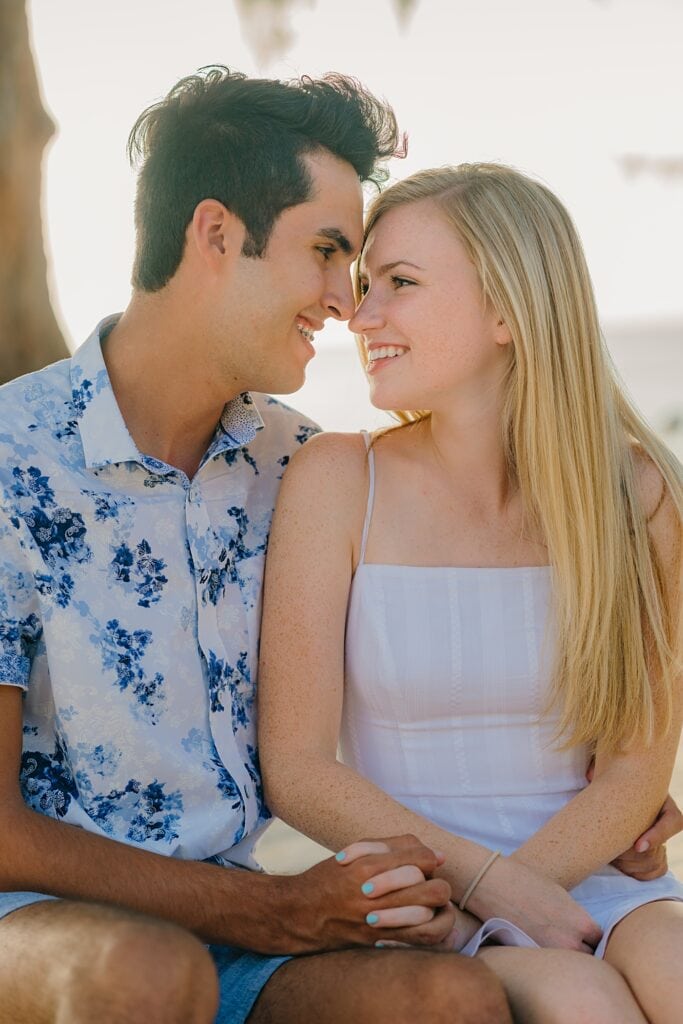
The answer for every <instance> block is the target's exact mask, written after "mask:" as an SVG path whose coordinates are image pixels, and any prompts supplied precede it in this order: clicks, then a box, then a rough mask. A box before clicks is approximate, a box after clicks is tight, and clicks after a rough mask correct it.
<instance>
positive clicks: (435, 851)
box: [432, 850, 446, 860]
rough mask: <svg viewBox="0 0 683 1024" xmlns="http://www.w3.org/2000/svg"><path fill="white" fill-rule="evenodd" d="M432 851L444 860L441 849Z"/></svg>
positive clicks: (444, 856)
mask: <svg viewBox="0 0 683 1024" xmlns="http://www.w3.org/2000/svg"><path fill="white" fill-rule="evenodd" d="M432 853H433V854H434V855H435V856H437V857H443V859H444V860H445V859H446V854H445V853H444V852H443V850H432Z"/></svg>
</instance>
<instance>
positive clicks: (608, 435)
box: [356, 164, 683, 751]
mask: <svg viewBox="0 0 683 1024" xmlns="http://www.w3.org/2000/svg"><path fill="white" fill-rule="evenodd" d="M421 200H429V201H430V202H432V203H433V204H434V205H435V206H436V207H437V208H438V209H439V210H440V211H441V212H442V213H443V215H444V217H445V219H446V221H447V222H448V223H450V224H451V225H452V227H453V228H454V230H455V231H456V232H457V234H458V236H459V238H460V240H461V242H462V243H463V244H464V246H465V248H466V250H467V252H468V254H469V257H470V259H471V260H472V263H473V264H474V266H475V267H476V269H477V271H478V274H479V279H480V281H481V286H482V290H483V297H484V299H485V300H486V301H488V302H489V303H490V304H491V306H492V307H493V309H494V310H495V311H496V312H497V313H498V314H499V315H500V316H501V317H502V318H503V319H504V320H505V322H506V324H507V326H508V328H509V330H510V332H511V334H512V339H513V345H512V349H513V352H512V356H511V362H510V368H509V373H508V375H507V378H506V385H505V395H504V405H503V419H502V430H503V443H504V446H505V452H506V458H507V464H508V471H509V476H510V479H511V480H512V481H514V483H515V484H516V485H517V486H518V487H519V488H520V490H521V495H522V500H523V506H524V508H525V514H526V516H527V517H528V521H529V522H530V523H531V524H533V525H534V526H535V527H536V528H537V529H540V531H541V533H542V535H543V538H544V541H545V543H546V544H547V547H548V552H549V560H550V563H551V565H552V566H553V570H554V571H553V580H554V604H555V608H554V611H555V621H556V628H557V634H556V635H557V640H556V651H557V653H556V663H555V673H554V688H553V694H552V705H553V706H555V707H557V708H558V709H559V712H560V714H559V724H558V733H559V735H561V736H562V737H563V739H564V740H565V741H566V744H567V745H570V744H575V743H588V744H591V745H592V746H596V745H597V744H598V743H599V744H600V747H601V749H605V750H607V751H615V750H619V749H624V748H627V747H629V746H630V745H632V744H633V743H636V742H641V743H648V742H651V741H652V739H653V737H654V736H655V735H656V734H657V733H660V732H662V733H663V732H665V731H666V730H667V729H668V728H669V726H670V723H671V713H672V688H673V684H674V677H675V673H676V670H677V668H678V666H677V664H676V629H677V608H676V607H674V605H675V600H674V596H673V595H671V594H667V591H666V588H665V584H664V580H663V571H662V566H661V565H660V563H659V559H658V557H657V554H656V552H655V550H654V548H653V546H652V543H651V542H650V538H649V531H648V527H647V521H646V513H645V511H644V509H643V508H642V502H641V500H640V496H639V495H640V491H639V487H638V480H637V474H636V469H635V456H636V452H637V451H638V450H640V451H641V452H642V453H644V455H645V456H649V458H650V459H651V460H652V461H653V462H654V464H655V465H656V466H657V467H658V468H659V470H660V472H661V474H662V477H663V480H664V489H665V491H668V493H669V494H670V496H671V497H672V499H673V501H674V503H675V506H676V508H677V511H678V514H679V540H680V517H681V515H683V473H682V470H681V465H680V463H679V462H678V460H677V459H676V458H675V457H674V455H673V454H672V453H671V452H670V451H669V450H668V449H667V447H666V446H665V445H664V444H663V443H662V442H661V441H660V440H659V438H658V437H657V436H656V435H655V434H654V433H653V431H652V430H651V429H650V428H649V427H648V425H647V424H646V423H645V421H644V420H643V419H642V417H641V416H640V415H639V413H638V412H637V410H636V409H635V408H634V406H633V405H632V404H631V402H630V401H629V399H628V397H627V396H626V394H625V393H624V390H623V388H622V386H621V385H620V382H619V380H618V378H617V375H616V372H615V370H614V367H613V365H612V363H611V360H610V358H609V355H608V353H607V350H606V348H605V345H604V342H603V339H602V335H601V332H600V327H599V324H598V316H597V310H596V305H595V299H594V296H593V289H592V285H591V280H590V277H589V274H588V269H587V266H586V261H585V257H584V254H583V250H582V247H581V243H580V241H579V238H578V235H577V232H576V229H575V227H574V225H573V223H572V221H571V219H570V217H569V215H568V213H567V211H566V210H565V208H564V207H563V205H562V204H561V203H560V201H559V200H558V199H557V197H556V196H554V195H553V194H552V192H550V190H549V189H547V188H546V187H545V186H544V185H542V184H540V183H539V182H536V181H533V180H532V179H530V178H528V177H526V176H525V175H523V174H521V173H519V172H518V171H516V170H514V169H512V168H509V167H505V166H500V165H496V164H461V165H459V166H457V167H446V168H437V169H433V170H427V171H420V172H419V173H417V174H414V175H412V176H411V177H409V178H407V179H405V180H404V181H400V182H398V184H396V185H393V186H392V187H391V188H389V189H387V190H386V191H385V192H383V193H381V194H380V195H379V196H378V197H377V199H376V200H375V201H374V202H373V204H372V206H371V207H370V210H369V212H368V218H367V224H366V237H367V234H368V233H369V232H370V231H371V230H372V228H373V227H374V226H375V224H376V223H377V221H378V220H379V219H380V217H382V216H383V215H384V214H385V213H387V212H388V211H389V210H391V209H394V208H395V207H397V206H403V205H405V204H407V203H415V202H419V201H421ZM356 285H357V291H358V293H359V283H358V281H357V282H356ZM395 415H396V416H397V417H398V419H399V420H400V421H401V423H403V424H407V423H410V422H415V421H417V420H421V419H425V418H427V417H428V416H429V412H428V411H414V410H412V411H400V412H397V413H396V414H395Z"/></svg>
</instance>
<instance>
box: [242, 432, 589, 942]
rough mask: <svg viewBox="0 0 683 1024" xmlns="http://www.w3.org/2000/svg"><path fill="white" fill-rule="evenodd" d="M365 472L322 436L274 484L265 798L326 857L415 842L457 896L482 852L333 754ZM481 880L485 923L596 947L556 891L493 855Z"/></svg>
mask: <svg viewBox="0 0 683 1024" xmlns="http://www.w3.org/2000/svg"><path fill="white" fill-rule="evenodd" d="M366 463H367V460H366V455H365V450H364V445H363V442H362V439H361V438H360V437H353V436H345V435H322V436H319V437H316V438H313V439H312V440H311V441H309V442H308V443H307V444H306V445H305V446H304V448H303V449H301V451H300V452H298V453H297V455H296V456H295V458H294V459H293V460H292V461H291V463H290V465H289V467H288V469H287V472H286V474H285V478H284V480H283V483H282V487H281V490H280V496H279V500H278V507H277V510H276V514H275V518H274V521H273V528H272V533H271V538H270V543H269V550H268V559H267V568H266V582H265V589H264V614H263V628H262V635H261V662H260V669H259V719H260V727H259V732H260V756H261V767H262V771H263V778H264V784H265V787H266V794H267V800H268V802H269V804H270V806H271V807H272V809H273V810H274V811H275V813H277V814H279V815H280V816H281V817H282V818H284V819H285V820H286V821H288V822H289V823H290V824H292V825H294V826H295V827H296V828H298V829H300V830H301V831H302V832H304V833H306V834H307V835H309V836H311V837H312V838H313V839H316V840H317V841H318V842H320V843H322V844H323V845H324V846H327V847H330V848H332V849H341V848H342V847H344V846H347V845H348V844H350V843H352V842H354V841H356V840H358V839H360V838H362V837H363V836H388V835H396V834H401V833H414V834H415V835H417V836H419V837H420V839H421V841H422V842H424V843H425V844H426V845H428V846H430V847H431V848H432V849H440V850H442V851H443V852H444V853H445V854H446V863H445V865H444V867H443V868H442V869H441V871H440V873H441V874H442V875H443V876H444V877H445V878H446V880H447V881H448V882H449V883H450V885H451V887H452V889H453V892H454V895H455V898H460V896H462V894H463V892H464V891H465V889H466V888H467V886H468V885H469V883H470V881H471V880H472V879H473V878H474V876H475V875H476V874H477V872H478V871H479V869H480V867H481V865H482V864H483V863H484V861H485V860H486V859H487V857H488V855H489V851H488V850H486V849H484V848H483V847H481V846H478V845H477V844H476V843H472V842H470V841H468V840H465V839H462V838H460V837H458V836H453V835H451V834H450V833H448V832H446V831H444V830H443V829H440V828H438V827H437V826H435V825H433V824H432V823H431V822H428V821H427V820H426V819H424V818H422V817H421V816H420V815H418V814H415V813H413V812H412V811H409V810H408V809H407V808H405V807H403V806H402V805H401V804H399V803H397V802H396V801H395V800H393V799H392V798H391V797H389V796H388V795H387V794H386V793H384V792H383V791H382V790H381V789H379V788H378V787H377V786H375V785H373V784H372V783H371V782H369V781H368V780H366V779H364V778H362V777H361V776H359V775H358V774H357V773H356V772H354V771H352V770H351V769H350V768H348V767H346V766H345V765H343V764H341V763H340V762H338V761H337V757H336V754H337V743H338V738H339V729H340V721H341V709H342V698H343V688H344V633H345V623H346V609H347V602H348V596H349V588H350V584H351V577H352V572H353V565H354V557H355V548H357V546H358V543H359V538H360V535H361V530H362V523H363V516H364V511H365V502H366V494H367V475H366V474H367V468H366ZM489 875H493V876H495V877H496V878H498V879H499V886H498V889H499V893H500V896H499V898H498V899H497V900H496V901H495V902H496V906H495V908H491V912H490V913H488V914H487V916H494V915H495V914H498V915H499V916H504V917H508V918H509V919H510V920H512V921H514V923H516V924H518V925H519V926H520V927H521V928H523V929H524V930H525V931H526V932H528V934H530V935H531V936H532V937H533V938H536V939H537V941H538V942H540V943H541V944H542V945H548V946H551V945H555V946H567V947H569V948H579V949H580V948H585V943H588V944H594V942H595V941H597V938H596V935H597V937H599V929H597V926H595V925H594V923H593V922H592V921H591V919H590V918H589V916H588V915H587V914H586V913H585V912H584V911H583V910H582V908H580V907H579V906H578V905H577V904H576V903H575V902H574V901H573V900H572V899H571V898H570V897H569V896H568V895H567V893H565V892H564V891H563V890H562V889H561V887H560V886H559V885H556V884H554V883H552V882H550V881H548V879H545V878H543V876H541V875H538V874H537V873H536V872H534V871H531V870H530V869H529V868H527V867H526V866H525V865H522V864H514V863H513V862H511V861H510V860H509V859H500V858H499V861H497V862H496V864H494V866H493V867H492V868H491V870H490V871H489V872H488V873H487V876H486V877H487V878H488V876H489ZM482 884H483V883H482ZM473 909H475V912H476V908H473ZM479 916H481V915H479Z"/></svg>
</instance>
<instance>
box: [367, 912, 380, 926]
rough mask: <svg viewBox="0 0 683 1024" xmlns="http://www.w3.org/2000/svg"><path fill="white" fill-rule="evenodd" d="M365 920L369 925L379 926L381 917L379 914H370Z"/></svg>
mask: <svg viewBox="0 0 683 1024" xmlns="http://www.w3.org/2000/svg"><path fill="white" fill-rule="evenodd" d="M365 920H366V921H367V923H368V924H377V922H378V921H379V916H378V915H377V914H368V916H367V917H366V918H365Z"/></svg>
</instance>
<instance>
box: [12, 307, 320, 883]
mask: <svg viewBox="0 0 683 1024" xmlns="http://www.w3.org/2000/svg"><path fill="white" fill-rule="evenodd" d="M114 323H115V318H108V319H107V320H105V321H103V322H102V324H100V325H99V326H98V328H97V329H96V331H95V332H94V334H93V335H92V336H91V337H90V338H89V339H88V341H87V342H86V343H85V344H84V345H83V346H82V347H81V348H80V349H79V350H78V351H77V352H76V353H75V354H74V356H73V357H72V358H71V359H70V360H63V361H62V362H60V363H55V364H54V365H53V366H50V367H47V368H46V369H44V370H41V371H39V372H38V373H34V374H30V375H29V376H26V377H23V378H20V379H18V380H16V381H13V382H11V383H10V384H8V385H6V386H5V387H3V388H2V389H0V571H1V572H2V578H3V587H2V590H0V684H7V685H12V686H17V687H19V688H21V689H22V690H24V691H25V695H24V705H23V706H24V730H23V748H24V749H23V756H22V764H21V775H20V783H21V788H22V793H23V796H24V799H25V800H26V802H27V804H29V806H31V807H32V808H33V809H35V810H36V811H39V812H41V813H43V814H47V815H50V816H52V817H55V818H59V819H62V820H64V821H68V822H71V823H72V824H75V825H79V826H81V827H84V828H88V829H91V830H93V831H99V832H100V833H101V834H104V835H107V836H111V837H112V838H114V839H117V840H119V841H121V842H128V843H134V844H136V845H139V846H142V847H145V848H147V849H151V850H155V851H156V852H159V853H166V854H168V855H175V856H181V857H192V858H196V859H208V858H212V859H215V861H216V862H217V863H228V862H242V863H244V862H248V857H249V849H250V846H251V844H252V841H253V836H254V834H255V833H256V832H257V831H258V830H260V829H261V828H262V826H263V824H264V823H265V821H266V820H267V818H268V817H269V814H268V811H267V808H266V807H265V804H264V801H263V790H262V786H261V781H260V776H259V771H258V757H257V752H256V721H255V685H256V654H257V646H258V632H259V618H260V610H261V584H262V576H263V561H264V556H265V551H266V546H267V541H268V531H269V528H270V519H271V516H272V510H273V506H274V503H275V497H276V493H277V488H278V486H279V480H280V478H281V476H282V471H283V467H284V466H285V465H286V464H287V462H288V461H289V458H290V456H291V455H292V454H293V452H294V451H295V450H296V449H297V448H298V447H299V445H301V444H303V443H304V442H305V441H306V440H307V439H308V437H310V435H311V434H312V433H314V432H315V431H316V430H317V428H316V427H315V425H314V424H312V423H311V422H310V421H308V420H306V418H305V417H302V416H301V415H300V414H298V413H296V412H295V411H293V410H291V409H289V408H288V407H287V406H284V405H282V404H281V403H280V402H278V401H276V400H275V399H272V398H270V397H268V396H264V395H254V396H252V395H240V396H238V397H237V398H235V399H233V400H232V401H231V402H229V403H228V404H227V405H226V406H225V409H224V411H223V415H222V417H221V420H220V423H219V424H218V425H217V428H216V432H215V435H214V437H213V439H212V441H211V444H210V445H209V448H208V450H207V452H206V455H205V457H204V459H203V461H202V464H201V466H200V468H199V470H198V472H197V474H196V475H195V477H194V479H193V480H188V478H187V477H186V476H185V474H183V473H182V472H181V471H180V470H178V469H175V468H174V467H172V466H168V465H166V464H165V463H163V462H161V461H160V460H158V459H155V458H153V457H151V456H147V455H144V454H141V453H140V452H139V451H138V450H137V448H136V446H135V444H134V442H133V440H132V438H131V436H130V435H129V433H128V431H127V429H126V426H125V423H124V422H123V419H122V417H121V414H120V412H119V409H118V406H117V404H116V400H115V397H114V394H113V391H112V388H111V385H110V382H109V377H108V374H107V370H106V367H105V364H104V359H103V357H102V344H105V345H106V333H107V332H108V330H109V329H110V328H111V326H113V324H114ZM250 837H252V838H250ZM238 844H241V845H238Z"/></svg>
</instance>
